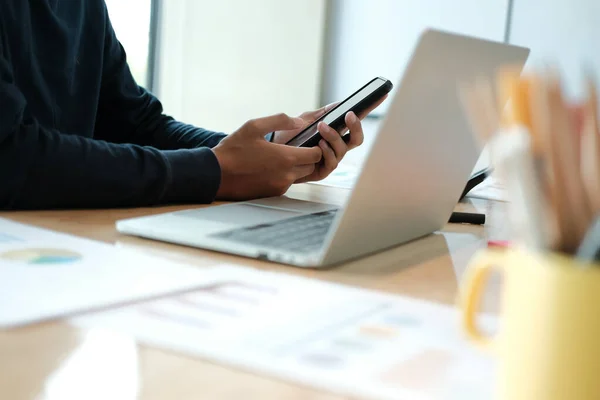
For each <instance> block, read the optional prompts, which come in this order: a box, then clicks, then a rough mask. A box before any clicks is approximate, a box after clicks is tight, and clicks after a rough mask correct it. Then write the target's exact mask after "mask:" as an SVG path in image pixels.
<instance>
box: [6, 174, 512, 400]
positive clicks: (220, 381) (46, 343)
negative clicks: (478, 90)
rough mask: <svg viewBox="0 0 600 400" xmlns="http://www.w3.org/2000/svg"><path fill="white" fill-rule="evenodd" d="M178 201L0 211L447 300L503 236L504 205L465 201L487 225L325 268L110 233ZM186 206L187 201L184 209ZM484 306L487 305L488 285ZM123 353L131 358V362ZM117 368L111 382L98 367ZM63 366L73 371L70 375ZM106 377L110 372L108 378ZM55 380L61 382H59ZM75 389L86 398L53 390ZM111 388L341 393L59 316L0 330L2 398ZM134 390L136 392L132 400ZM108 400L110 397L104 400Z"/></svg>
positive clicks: (115, 392) (298, 192)
mask: <svg viewBox="0 0 600 400" xmlns="http://www.w3.org/2000/svg"><path fill="white" fill-rule="evenodd" d="M346 193H347V192H346V191H345V190H343V189H336V188H330V187H324V186H316V185H298V186H296V187H293V188H292V189H291V190H290V192H289V194H288V195H289V196H290V197H295V198H299V199H306V200H315V201H323V202H330V203H335V202H336V201H337V202H339V201H340V200H342V199H344V196H346ZM181 208H186V207H162V208H147V209H127V210H98V211H95V210H93V211H36V212H16V213H0V217H5V218H9V219H12V220H15V221H18V222H22V223H27V224H32V225H36V226H39V227H44V228H49V229H54V230H57V231H61V232H66V233H71V234H75V235H79V236H84V237H88V238H91V239H96V240H101V241H105V242H109V243H119V244H120V245H124V246H132V247H139V248H143V249H145V250H147V251H151V252H153V253H155V254H158V255H161V256H166V257H168V258H172V259H176V260H179V261H185V262H187V263H189V264H193V265H197V266H198V267H199V268H201V267H204V266H209V265H212V264H215V263H219V262H233V263H237V264H246V265H252V266H254V267H259V268H263V269H266V270H278V271H283V272H286V273H289V274H298V275H302V276H307V277H310V278H313V279H323V280H327V281H333V282H339V283H344V284H348V285H355V286H360V287H364V288H371V289H377V290H381V291H385V292H389V293H396V294H401V295H405V296H413V297H417V298H422V299H427V300H430V301H435V302H440V303H445V304H451V303H453V302H454V300H455V297H456V294H457V288H458V281H459V280H460V278H461V277H462V273H463V271H464V268H465V267H466V263H467V262H468V260H469V258H470V257H471V256H472V255H473V254H474V252H475V251H476V250H478V249H479V248H482V247H485V246H486V243H487V240H488V239H506V237H507V236H506V234H507V232H506V231H505V228H504V225H505V224H504V219H505V216H506V212H505V209H504V204H503V203H499V202H489V201H484V200H469V201H467V202H465V203H461V204H459V205H458V206H457V210H462V211H480V212H485V213H486V214H487V224H486V226H485V227H479V226H467V225H451V224H448V225H447V226H446V227H445V228H444V230H443V231H442V232H440V233H436V234H433V235H430V236H428V237H426V238H423V239H420V240H417V241H414V242H411V243H408V244H406V245H403V246H399V247H398V248H395V249H392V250H389V251H386V252H384V253H380V254H377V255H374V256H370V257H367V258H363V259H360V260H357V261H353V262H350V263H347V264H345V265H342V266H340V267H337V268H334V269H330V270H324V271H314V270H303V269H299V268H293V267H288V266H280V265H276V264H271V263H265V262H261V261H256V260H249V259H244V258H239V257H234V256H229V255H225V254H218V253H213V252H209V251H202V250H197V249H190V248H184V247H180V246H175V245H169V244H164V243H157V242H152V241H147V240H143V239H137V238H132V237H126V236H123V235H120V234H118V233H117V232H116V231H115V229H114V225H115V221H116V220H118V219H121V218H126V217H133V216H141V215H147V214H153V213H162V212H166V211H172V210H176V209H181ZM187 208H189V207H187ZM491 293H492V294H491V296H489V298H488V299H487V300H488V301H489V303H488V307H489V308H490V309H491V308H493V307H494V303H493V301H494V298H495V296H494V294H493V293H494V292H493V291H491ZM131 354H135V357H133V359H135V362H133V363H131V360H132V357H131ZM75 362H76V363H78V364H77V368H71V369H69V370H70V371H72V372H73V371H75V374H74V375H72V376H66V377H65V376H61V371H63V367H64V366H65V365H67V363H75ZM116 368H120V369H122V370H123V371H122V374H119V375H120V376H121V377H122V378H121V379H120V380H119V381H118V382H113V381H110V380H108V381H107V379H106V378H105V375H104V374H103V371H106V370H107V369H111V370H114V369H116ZM72 372H71V373H72ZM111 376H114V374H111ZM56 377H60V378H61V379H65V381H67V382H69V385H63V384H61V382H62V381H61V380H60V379H58V378H56ZM72 385H79V387H78V389H81V388H82V387H83V388H84V390H85V392H84V393H87V394H88V395H86V396H81V395H80V394H81V393H79V392H74V394H73V396H71V397H70V396H69V392H68V391H67V392H61V390H66V389H69V386H72ZM102 388H104V389H106V388H111V393H112V395H111V400H112V399H123V400H125V399H127V400H129V399H134V398H139V399H148V400H154V399H157V400H158V399H160V400H163V399H164V400H167V399H168V400H171V399H173V400H175V399H177V400H183V399H261V400H262V399H271V398H273V399H339V398H340V397H338V396H334V395H330V394H326V393H321V392H318V391H315V390H313V389H310V388H303V387H298V386H295V385H292V384H288V383H285V382H281V381H277V380H274V379H270V378H268V377H263V376H256V375H253V374H250V373H246V372H242V371H239V370H235V369H231V368H228V367H225V366H221V365H216V364H211V363H209V362H205V361H202V360H199V359H194V358H190V357H189V356H186V355H179V354H174V353H171V352H168V351H163V350H159V349H155V348H149V347H146V346H143V345H138V344H136V343H135V342H134V341H133V340H132V339H131V338H126V337H120V336H117V337H116V336H114V335H112V334H110V333H105V332H102V331H95V330H90V331H85V330H79V329H76V328H73V327H71V326H69V325H68V324H67V323H66V322H51V323H45V324H40V325H34V326H29V327H25V328H22V329H16V330H9V331H0V399H7V400H17V399H47V400H54V399H60V400H67V399H77V400H83V399H90V398H95V397H93V396H92V395H93V394H94V393H99V390H100V389H102ZM136 393H137V397H136ZM107 400H108V399H107Z"/></svg>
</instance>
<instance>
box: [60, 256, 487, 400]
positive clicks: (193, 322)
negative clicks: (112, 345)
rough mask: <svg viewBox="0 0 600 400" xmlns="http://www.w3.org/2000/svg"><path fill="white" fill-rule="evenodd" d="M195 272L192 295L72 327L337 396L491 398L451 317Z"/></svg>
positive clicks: (226, 272)
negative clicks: (200, 281) (202, 281)
mask: <svg viewBox="0 0 600 400" xmlns="http://www.w3.org/2000/svg"><path fill="white" fill-rule="evenodd" d="M204 272H205V274H206V276H207V277H209V276H210V278H209V279H208V281H210V282H209V283H207V284H206V285H205V286H204V287H203V288H202V289H199V290H197V291H195V292H192V293H189V294H186V295H182V296H174V297H171V298H166V299H162V300H158V301H152V302H146V303H144V304H138V305H134V306H132V307H128V308H122V309H118V310H113V311H109V312H104V313H97V314H90V315H86V316H82V317H79V318H76V319H72V320H71V323H73V324H75V325H77V326H80V327H84V328H94V327H98V328H102V329H106V328H108V329H112V330H116V331H119V332H125V333H128V334H131V335H133V336H134V337H136V338H137V339H138V340H139V341H140V342H141V343H144V344H147V345H150V346H157V347H160V348H164V349H170V350H173V351H176V352H181V353H184V354H189V355H193V356H198V357H201V358H205V359H207V360H211V361H215V362H220V363H224V364H227V365H231V366H234V367H238V368H241V369H245V370H249V371H252V372H255V373H262V374H265V375H269V376H272V377H276V378H279V379H282V380H286V381H290V382H294V383H297V384H301V385H308V386H312V387H314V388H317V389H321V390H324V391H328V392H333V393H337V394H340V395H345V396H355V397H356V396H358V397H361V398H371V399H460V400H468V399H478V400H479V399H483V398H490V393H491V392H490V391H491V389H492V374H493V364H492V360H491V359H488V358H485V357H484V356H483V355H481V354H480V353H479V352H477V351H476V350H475V349H472V348H471V346H470V345H469V344H468V343H466V340H465V339H464V338H463V336H462V334H461V333H460V331H459V327H458V326H459V321H460V318H459V316H458V314H457V312H456V310H454V309H453V308H450V307H445V306H441V305H435V304H431V303H426V302H421V301H416V300H412V299H408V298H403V297H398V296H391V295H385V294H382V293H378V292H374V291H366V290H362V289H356V288H352V287H348V286H342V285H336V284H331V283H325V282H321V281H317V280H310V279H304V278H298V277H294V276H291V275H283V274H277V273H272V272H264V271H260V270H254V269H247V268H239V267H228V266H222V267H216V268H213V269H210V270H207V271H204ZM483 322H484V326H486V327H487V328H488V329H492V328H494V327H495V319H493V318H490V317H489V316H486V317H485V318H484V319H483Z"/></svg>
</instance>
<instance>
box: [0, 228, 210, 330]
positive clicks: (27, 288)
mask: <svg viewBox="0 0 600 400" xmlns="http://www.w3.org/2000/svg"><path fill="white" fill-rule="evenodd" d="M199 272H200V270H199V269H198V268H194V267H191V266H184V265H181V264H177V263H175V262H171V261H166V260H164V259H160V258H156V257H149V256H146V255H143V254H141V253H138V252H134V251H132V250H126V249H119V248H116V247H115V246H112V245H109V244H105V243H100V242H95V241H91V240H87V239H82V238H78V237H75V236H71V235H65V234H61V233H57V232H53V231H49V230H45V229H39V228H35V227H32V226H28V225H22V224H18V223H15V222H12V221H10V220H7V219H1V218H0V327H12V326H17V325H23V324H27V323H32V322H36V321H40V320H45V319H49V318H56V317H60V316H64V315H67V314H71V313H75V312H81V311H86V310H90V309H94V308H100V307H106V306H110V305H115V304H121V303H127V302H131V301H135V300H140V299H148V298H152V297H154V296H158V295H164V294H165V293H171V292H176V291H181V290H187V289H190V288H192V287H196V286H198V285H200V284H201V283H203V275H202V274H201V273H199Z"/></svg>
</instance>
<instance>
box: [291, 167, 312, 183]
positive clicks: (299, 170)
mask: <svg viewBox="0 0 600 400" xmlns="http://www.w3.org/2000/svg"><path fill="white" fill-rule="evenodd" d="M292 171H293V172H292V173H293V174H294V176H295V179H294V182H298V181H299V180H301V179H304V178H306V177H307V176H309V175H310V174H312V173H313V172H315V164H307V165H299V166H297V167H294V169H293V170H292Z"/></svg>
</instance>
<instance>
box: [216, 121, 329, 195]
mask: <svg viewBox="0 0 600 400" xmlns="http://www.w3.org/2000/svg"><path fill="white" fill-rule="evenodd" d="M304 125H305V121H304V120H302V119H300V118H290V117H288V116H287V115H285V114H277V115H273V116H270V117H266V118H258V119H253V120H250V121H248V122H246V123H245V124H244V125H243V126H242V127H241V128H240V129H238V130H237V131H236V132H234V133H232V134H231V135H229V136H227V137H226V138H224V139H223V140H222V141H221V143H219V144H218V145H217V146H215V147H214V148H213V152H214V153H215V156H216V157H217V160H218V161H219V165H220V166H221V185H220V187H219V190H218V192H217V198H219V199H224V200H225V199H226V200H246V199H253V198H259V197H269V196H280V195H282V194H284V193H285V192H286V191H287V190H288V189H289V187H290V186H291V185H292V184H293V183H294V182H296V181H299V180H301V179H304V178H305V177H307V176H309V175H310V174H312V173H313V172H314V170H315V165H317V164H318V163H319V161H320V160H321V158H322V155H323V154H322V151H321V149H320V148H318V147H314V148H297V147H291V146H285V145H282V144H275V143H269V142H267V141H266V140H265V138H264V136H265V135H266V134H267V133H269V132H273V131H278V130H283V131H285V130H288V131H289V130H296V129H299V128H300V127H302V126H304Z"/></svg>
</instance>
